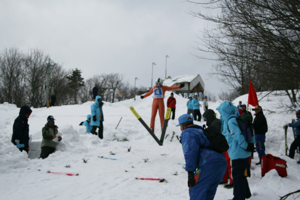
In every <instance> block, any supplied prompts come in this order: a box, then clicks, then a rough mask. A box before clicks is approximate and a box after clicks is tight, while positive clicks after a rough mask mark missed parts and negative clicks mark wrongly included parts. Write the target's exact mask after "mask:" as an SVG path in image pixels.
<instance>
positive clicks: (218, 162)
mask: <svg viewBox="0 0 300 200" xmlns="http://www.w3.org/2000/svg"><path fill="white" fill-rule="evenodd" d="M178 121H179V124H178V125H177V126H180V130H181V131H182V133H181V140H180V142H181V144H182V148H183V154H184V158H185V163H186V164H185V170H186V171H187V172H188V187H189V188H190V189H189V194H190V199H191V200H200V199H213V198H214V196H215V193H216V191H217V187H218V185H219V183H220V181H221V179H222V177H223V176H224V173H225V170H226V160H225V157H224V155H223V154H222V153H218V152H216V151H214V150H212V149H209V147H210V146H211V143H210V141H209V140H208V139H207V137H206V136H205V134H204V132H203V129H202V127H201V126H198V125H194V124H193V117H192V116H191V115H189V114H184V115H181V116H180V117H179V119H178Z"/></svg>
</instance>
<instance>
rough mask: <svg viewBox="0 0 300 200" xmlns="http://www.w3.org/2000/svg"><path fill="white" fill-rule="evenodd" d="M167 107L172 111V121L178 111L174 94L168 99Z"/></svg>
mask: <svg viewBox="0 0 300 200" xmlns="http://www.w3.org/2000/svg"><path fill="white" fill-rule="evenodd" d="M167 107H168V108H171V109H172V119H173V120H174V119H175V110H176V99H175V98H174V94H173V92H172V93H171V96H170V97H169V98H168V101H167Z"/></svg>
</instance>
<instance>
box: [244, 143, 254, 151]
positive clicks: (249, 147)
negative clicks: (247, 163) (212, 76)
mask: <svg viewBox="0 0 300 200" xmlns="http://www.w3.org/2000/svg"><path fill="white" fill-rule="evenodd" d="M246 151H249V152H255V148H254V144H253V143H249V144H248V146H247V149H246Z"/></svg>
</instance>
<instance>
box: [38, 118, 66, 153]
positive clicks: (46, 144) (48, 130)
mask: <svg viewBox="0 0 300 200" xmlns="http://www.w3.org/2000/svg"><path fill="white" fill-rule="evenodd" d="M54 120H55V119H54V117H53V116H52V115H49V116H48V118H47V124H46V125H45V126H44V128H43V129H42V133H43V140H42V144H41V149H42V152H41V155H40V157H41V158H43V159H45V158H47V157H48V156H49V155H50V154H52V153H54V152H55V149H56V146H57V144H58V142H60V141H61V140H62V137H61V136H57V134H58V130H57V129H58V127H57V126H56V125H55V122H54ZM56 140H57V141H56Z"/></svg>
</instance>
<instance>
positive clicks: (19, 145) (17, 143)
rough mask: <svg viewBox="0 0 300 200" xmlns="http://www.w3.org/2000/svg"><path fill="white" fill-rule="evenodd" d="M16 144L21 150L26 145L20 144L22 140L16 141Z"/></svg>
mask: <svg viewBox="0 0 300 200" xmlns="http://www.w3.org/2000/svg"><path fill="white" fill-rule="evenodd" d="M15 143H16V146H17V147H18V148H19V149H21V148H24V147H25V145H24V144H20V140H15Z"/></svg>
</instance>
